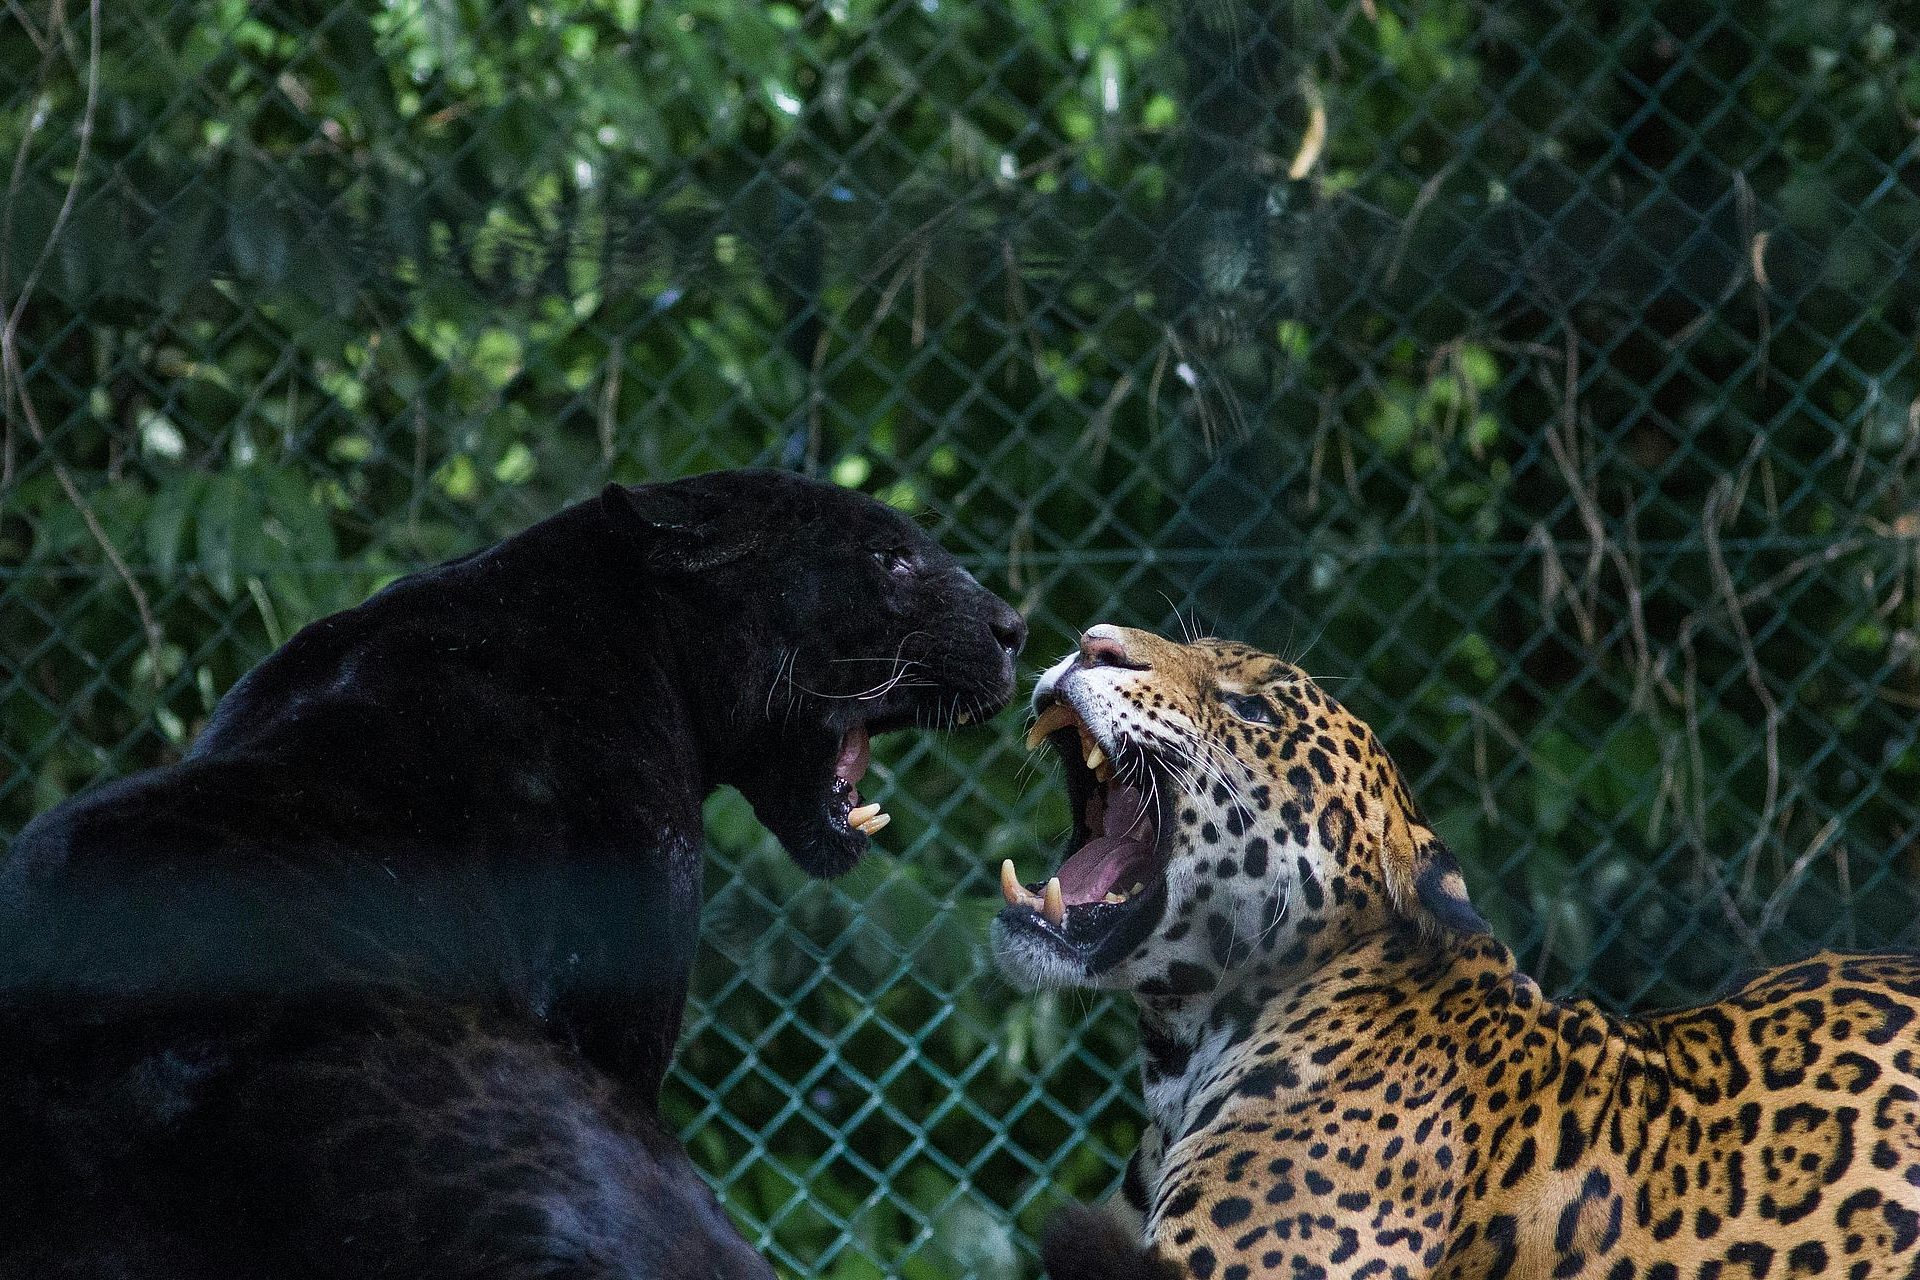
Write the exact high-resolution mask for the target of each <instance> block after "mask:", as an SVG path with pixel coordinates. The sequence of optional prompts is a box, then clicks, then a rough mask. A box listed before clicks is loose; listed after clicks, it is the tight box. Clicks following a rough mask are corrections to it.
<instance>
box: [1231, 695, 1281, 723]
mask: <svg viewBox="0 0 1920 1280" xmlns="http://www.w3.org/2000/svg"><path fill="white" fill-rule="evenodd" d="M1220 697H1221V700H1222V701H1224V702H1225V703H1226V704H1227V710H1229V711H1231V712H1233V714H1234V715H1236V716H1239V717H1240V718H1241V719H1242V720H1245V721H1246V722H1247V723H1248V724H1264V725H1270V726H1272V727H1273V728H1275V729H1278V728H1279V727H1280V717H1279V716H1277V715H1275V714H1274V710H1273V708H1272V707H1270V706H1268V705H1267V700H1266V699H1265V698H1260V697H1256V696H1254V695H1253V694H1251V693H1223V694H1221V695H1220Z"/></svg>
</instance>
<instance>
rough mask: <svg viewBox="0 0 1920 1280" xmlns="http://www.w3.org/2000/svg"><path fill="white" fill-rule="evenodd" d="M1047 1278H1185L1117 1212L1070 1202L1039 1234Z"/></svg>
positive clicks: (1169, 1279) (1092, 1279)
mask: <svg viewBox="0 0 1920 1280" xmlns="http://www.w3.org/2000/svg"><path fill="white" fill-rule="evenodd" d="M1040 1263H1041V1266H1042V1267H1043V1268H1044V1270H1045V1271H1046V1275H1047V1280H1183V1277H1184V1276H1185V1275H1186V1273H1185V1272H1184V1271H1182V1270H1181V1269H1180V1268H1179V1267H1178V1266H1177V1265H1176V1264H1174V1263H1172V1262H1170V1261H1168V1260H1167V1259H1166V1258H1164V1257H1162V1256H1161V1255H1160V1254H1158V1253H1156V1252H1155V1251H1154V1250H1152V1249H1150V1248H1148V1247H1147V1246H1145V1245H1143V1244H1141V1243H1140V1242H1139V1241H1138V1240H1136V1239H1134V1238H1133V1237H1132V1236H1131V1235H1129V1234H1128V1233H1127V1230H1126V1228H1125V1227H1123V1226H1121V1225H1120V1223H1119V1222H1117V1221H1115V1220H1114V1218H1113V1217H1112V1215H1110V1214H1105V1213H1102V1212H1100V1211H1099V1210H1098V1209H1090V1208H1088V1207H1087V1206H1085V1205H1078V1204H1075V1205H1068V1206H1066V1207H1065V1208H1063V1209H1060V1210H1059V1211H1057V1212H1056V1213H1055V1214H1054V1215H1053V1217H1052V1218H1050V1219H1048V1221H1047V1228H1046V1231H1045V1232H1043V1233H1042V1235H1041V1237H1040Z"/></svg>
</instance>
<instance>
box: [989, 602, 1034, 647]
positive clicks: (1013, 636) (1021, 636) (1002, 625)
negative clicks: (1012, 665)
mask: <svg viewBox="0 0 1920 1280" xmlns="http://www.w3.org/2000/svg"><path fill="white" fill-rule="evenodd" d="M993 604H994V609H993V614H992V616H991V617H989V618H988V619H987V627H988V629H989V630H991V631H992V632H993V638H994V639H995V640H998V641H999V642H1000V647H1001V648H1002V649H1005V650H1006V651H1007V656H1008V657H1009V658H1013V657H1018V656H1019V654H1020V650H1021V649H1022V648H1024V647H1025V645H1026V643H1027V620H1026V619H1025V618H1023V617H1021V616H1020V614H1019V613H1018V611H1016V610H1015V609H1014V608H1013V606H1012V605H1010V604H1008V603H1007V602H1006V601H1004V600H995V601H994V602H993Z"/></svg>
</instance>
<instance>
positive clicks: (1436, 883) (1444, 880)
mask: <svg viewBox="0 0 1920 1280" xmlns="http://www.w3.org/2000/svg"><path fill="white" fill-rule="evenodd" d="M1403 822H1404V825H1402V824H1401V823H1394V824H1392V825H1395V826H1400V828H1401V829H1400V830H1399V831H1396V832H1393V833H1392V834H1391V835H1390V836H1389V838H1388V841H1387V849H1386V856H1385V863H1386V865H1385V866H1384V867H1383V868H1382V871H1384V872H1385V875H1386V881H1387V893H1388V896H1390V897H1391V898H1392V899H1393V902H1394V905H1395V906H1397V907H1399V908H1400V911H1401V913H1402V914H1404V915H1407V916H1411V917H1412V918H1414V919H1415V920H1418V921H1420V922H1421V923H1423V924H1430V925H1433V926H1436V927H1438V928H1441V929H1446V930H1448V931H1450V932H1452V933H1457V934H1462V935H1466V936H1469V937H1471V936H1473V935H1475V934H1490V933H1492V932H1493V929H1492V927H1491V926H1489V925H1488V924H1487V922H1486V920H1485V919H1484V918H1483V917H1482V916H1481V914H1480V913H1479V912H1478V911H1476V910H1474V908H1473V903H1472V901H1471V900H1469V899H1468V897H1467V880H1466V877H1465V876H1463V875H1462V874H1461V873H1460V862H1459V860H1458V859H1456V858H1455V857H1454V856H1453V850H1451V849H1449V848H1447V846H1446V843H1445V842H1444V841H1443V840H1441V839H1440V837H1439V836H1437V835H1435V834H1434V833H1433V828H1431V827H1429V826H1427V825H1426V824H1425V823H1422V822H1407V821H1405V820H1403Z"/></svg>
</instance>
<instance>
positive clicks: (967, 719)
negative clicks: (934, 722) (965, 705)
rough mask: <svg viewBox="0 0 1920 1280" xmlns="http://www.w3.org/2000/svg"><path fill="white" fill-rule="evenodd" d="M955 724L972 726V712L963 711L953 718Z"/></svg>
mask: <svg viewBox="0 0 1920 1280" xmlns="http://www.w3.org/2000/svg"><path fill="white" fill-rule="evenodd" d="M953 722H954V723H955V724H972V723H973V712H971V711H962V712H961V713H960V714H959V715H957V716H955V717H954V718H953Z"/></svg>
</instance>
